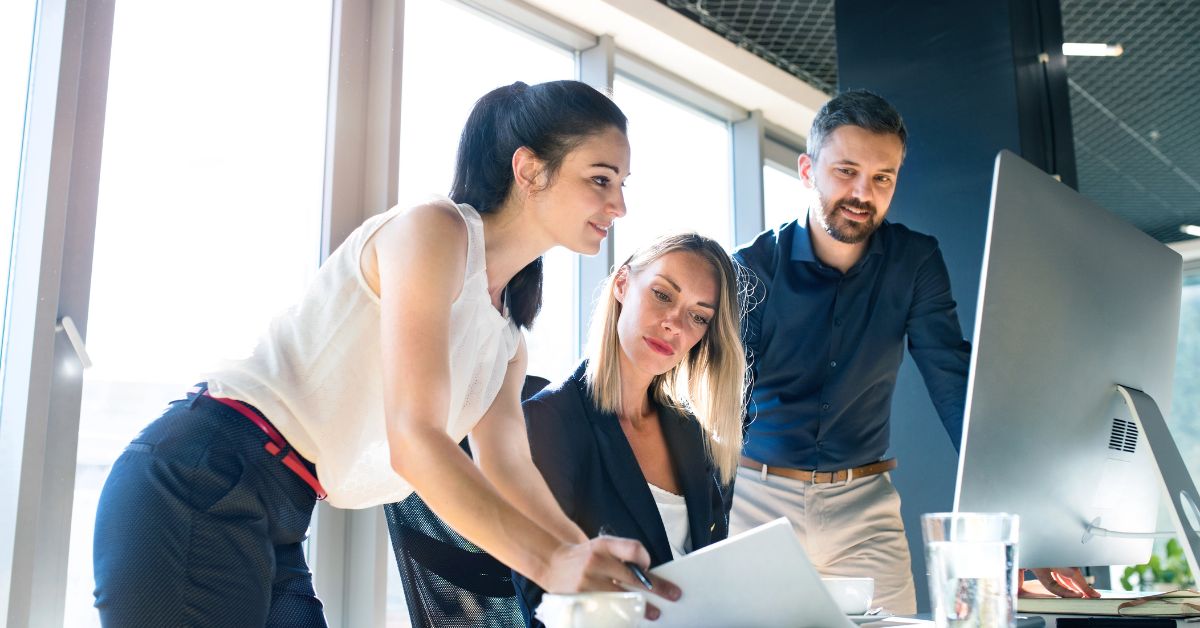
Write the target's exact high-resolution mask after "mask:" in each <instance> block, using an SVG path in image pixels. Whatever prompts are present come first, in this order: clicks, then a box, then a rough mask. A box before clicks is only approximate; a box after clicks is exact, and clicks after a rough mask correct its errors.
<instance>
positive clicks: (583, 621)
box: [534, 592, 646, 628]
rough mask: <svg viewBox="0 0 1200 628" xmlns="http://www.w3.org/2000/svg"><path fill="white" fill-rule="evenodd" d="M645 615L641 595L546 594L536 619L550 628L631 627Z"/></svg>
mask: <svg viewBox="0 0 1200 628" xmlns="http://www.w3.org/2000/svg"><path fill="white" fill-rule="evenodd" d="M645 612H646V599H645V598H644V597H642V594H641V593H631V592H594V593H573V594H570V595H556V594H546V595H544V596H542V603H541V604H539V605H538V607H537V610H536V611H534V616H535V617H537V618H538V619H540V620H542V622H543V623H544V624H546V628H630V627H632V626H636V625H637V624H638V622H639V621H641V619H642V615H643V614H644V613H645Z"/></svg>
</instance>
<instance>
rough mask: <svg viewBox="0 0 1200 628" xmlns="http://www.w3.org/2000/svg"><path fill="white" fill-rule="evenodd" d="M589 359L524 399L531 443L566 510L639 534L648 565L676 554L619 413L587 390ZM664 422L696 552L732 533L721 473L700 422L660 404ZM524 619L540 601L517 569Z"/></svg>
mask: <svg viewBox="0 0 1200 628" xmlns="http://www.w3.org/2000/svg"><path fill="white" fill-rule="evenodd" d="M586 368H587V362H586V361H585V362H583V363H582V364H580V365H579V368H578V369H576V370H575V373H574V374H573V375H571V377H569V378H567V380H566V381H564V382H562V383H561V384H559V385H558V386H557V387H553V388H547V389H545V390H543V391H542V392H540V393H538V394H537V395H535V396H534V397H533V398H532V399H530V400H528V401H526V402H525V403H524V404H523V406H524V409H525V425H526V426H527V428H528V430H529V447H530V450H531V452H532V454H533V461H534V463H535V464H537V467H538V469H539V470H540V471H541V472H542V476H544V477H545V478H546V483H547V484H548V485H549V486H550V490H551V491H552V492H553V493H554V497H555V498H556V499H558V503H559V505H560V506H562V509H563V511H564V512H566V514H567V516H568V517H570V518H571V519H572V520H573V521H575V523H577V524H579V527H580V528H582V529H583V532H584V533H585V534H587V535H588V537H595V536H597V535H599V534H600V528H601V526H604V527H605V528H606V530H605V531H606V533H608V534H611V535H614V536H621V537H626V538H631V539H637V540H639V541H641V542H642V544H643V545H645V546H646V550H647V551H648V552H649V553H650V564H651V566H658V565H661V564H663V563H666V562H669V561H670V560H671V547H670V545H669V544H668V542H667V533H666V531H665V529H664V528H663V524H662V519H661V518H660V516H659V514H658V507H657V506H656V505H655V503H654V496H653V495H651V493H650V488H649V487H648V486H647V485H646V477H645V476H644V475H642V470H641V467H639V466H638V462H637V458H635V457H634V455H633V448H631V447H630V446H629V441H628V440H627V439H626V438H625V433H624V432H623V431H622V430H621V425H620V424H619V423H618V422H617V416H616V415H615V414H612V413H609V412H602V411H600V410H599V409H598V408H597V407H596V405H595V403H594V402H593V400H592V397H591V395H589V394H588V389H587V384H586V383H585V382H584V373H585V371H586ZM658 411H659V421H660V422H661V423H662V431H663V437H664V438H665V439H666V442H667V449H668V450H669V452H670V456H671V462H672V463H673V466H674V467H675V476H676V477H677V478H678V479H679V483H680V486H681V487H682V489H683V495H684V500H685V501H686V503H687V511H688V520H689V522H690V523H691V541H692V550H697V549H700V548H701V547H704V546H705V545H709V544H711V543H715V542H717V541H720V540H721V539H724V538H725V537H726V536H728V535H729V512H728V510H727V509H726V502H727V501H729V500H727V499H725V495H724V492H725V490H727V487H724V486H722V485H721V482H720V479H719V475H718V474H717V471H716V469H715V468H714V467H713V465H712V463H711V462H710V461H709V459H708V456H707V454H706V453H705V451H704V440H703V439H704V436H703V432H702V431H701V429H700V425H699V423H697V422H696V420H695V419H694V418H692V417H690V416H686V415H684V414H681V413H680V412H679V411H678V410H675V409H673V408H665V407H661V406H660V407H659V408H658ZM513 581H514V583H515V584H516V587H517V598H518V599H519V600H520V602H521V612H522V613H523V614H524V615H525V621H526V623H527V624H529V625H532V622H531V619H530V617H531V614H532V610H533V609H536V608H537V605H538V603H539V602H540V601H541V597H542V590H541V588H539V587H538V586H537V585H536V584H534V583H532V582H530V581H528V580H526V579H525V578H523V577H521V576H520V574H514V578H513Z"/></svg>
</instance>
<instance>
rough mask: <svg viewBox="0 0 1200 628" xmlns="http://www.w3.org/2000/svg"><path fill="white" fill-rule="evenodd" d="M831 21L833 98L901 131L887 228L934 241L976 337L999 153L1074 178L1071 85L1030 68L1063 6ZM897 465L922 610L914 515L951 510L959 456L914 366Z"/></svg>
mask: <svg viewBox="0 0 1200 628" xmlns="http://www.w3.org/2000/svg"><path fill="white" fill-rule="evenodd" d="M836 15H837V17H836V20H837V51H838V77H839V86H838V87H839V89H840V90H846V89H851V88H860V87H861V88H867V89H870V90H872V91H875V92H876V93H878V94H880V95H882V96H883V97H884V98H887V99H888V100H889V101H891V102H892V103H893V104H894V105H895V106H896V108H897V109H899V111H900V113H901V115H902V116H904V119H905V122H906V124H907V125H908V130H909V145H908V155H907V158H906V160H905V163H904V165H903V166H902V168H901V170H900V176H899V178H898V187H897V191H896V196H895V199H894V200H893V203H892V207H891V211H890V213H889V219H891V220H893V221H896V222H900V223H903V224H905V225H908V226H909V227H912V228H914V229H916V230H917V231H921V232H924V233H928V234H931V235H933V236H935V237H937V238H938V241H939V242H940V243H941V247H942V251H943V253H944V255H945V258H946V263H947V266H948V267H949V270H950V280H951V283H952V286H953V290H954V296H955V298H956V300H957V301H958V311H959V319H960V321H961V322H962V325H963V333H964V335H965V336H966V337H967V338H971V337H972V336H973V333H974V324H975V309H976V301H977V297H978V290H979V272H980V268H981V264H982V261H983V246H984V238H985V235H986V231H987V213H988V204H989V202H990V198H991V179H992V167H993V162H994V160H995V157H996V153H997V152H998V151H1000V150H1001V149H1008V150H1011V151H1013V152H1015V153H1017V154H1021V155H1023V156H1025V157H1026V158H1027V159H1030V160H1031V161H1033V162H1034V163H1037V164H1038V165H1039V166H1042V167H1043V168H1050V167H1058V168H1065V167H1066V166H1067V165H1069V171H1070V172H1069V176H1070V177H1071V180H1073V178H1074V156H1073V149H1072V147H1071V142H1070V124H1069V109H1068V108H1067V105H1066V102H1065V98H1066V83H1065V80H1066V79H1065V74H1058V75H1055V73H1054V72H1053V71H1047V69H1048V68H1049V69H1050V70H1052V69H1053V66H1054V63H1050V64H1044V63H1042V62H1041V61H1040V60H1039V59H1038V53H1040V52H1041V50H1040V48H1043V47H1045V46H1046V41H1047V38H1049V39H1050V40H1053V39H1054V38H1055V37H1057V38H1058V41H1057V43H1056V44H1053V45H1051V46H1050V47H1051V48H1053V47H1054V46H1057V48H1055V49H1054V50H1053V54H1052V55H1051V56H1050V58H1051V61H1058V62H1061V26H1057V29H1055V28H1043V26H1042V25H1043V23H1050V24H1053V25H1058V24H1059V23H1060V22H1056V21H1055V20H1058V6H1057V1H1056V0H1055V1H1054V2H1035V1H1034V0H1023V1H1016V0H972V1H971V2H962V1H961V0H928V1H921V2H896V1H895V0H838V1H837V3H836ZM1029 63H1034V64H1036V66H1035V67H1030V66H1029ZM1060 65H1061V64H1060ZM1056 81H1061V85H1058V84H1057V83H1056ZM1060 88H1061V89H1060ZM1056 90H1058V93H1059V94H1060V95H1061V99H1062V102H1061V103H1060V102H1058V100H1057V98H1058V97H1052V96H1053V95H1054V94H1055V93H1056ZM1064 117H1065V121H1064ZM1054 121H1058V124H1057V127H1056V125H1055V124H1054ZM1056 129H1057V130H1056ZM1064 132H1065V135H1064ZM1064 137H1065V140H1066V141H1065V142H1063V138H1064ZM891 455H894V456H896V457H897V458H898V459H899V461H900V467H899V469H897V470H896V471H895V472H894V473H893V478H894V480H895V482H896V485H897V487H898V488H899V490H900V493H901V496H902V498H903V503H904V506H903V510H904V519H905V525H906V527H907V529H908V538H909V547H910V548H911V550H912V554H913V573H914V576H915V580H916V585H917V604H918V606H919V607H920V608H921V609H922V610H928V607H929V598H928V593H927V587H926V578H925V561H924V555H923V547H922V543H921V531H920V515H921V513H925V512H934V511H944V510H949V509H950V508H951V506H952V505H953V498H954V481H955V474H956V471H957V456H956V454H955V449H954V446H953V444H952V442H951V440H950V438H949V437H948V436H947V435H946V432H945V430H944V429H943V428H942V425H941V422H940V421H939V420H938V418H937V414H936V412H935V411H934V409H933V405H932V404H931V403H930V401H929V397H928V393H927V392H926V390H925V386H924V382H922V380H921V377H920V374H919V373H918V372H917V369H916V367H915V366H914V365H913V363H912V361H911V359H906V361H905V364H904V367H903V368H902V370H901V373H900V379H899V383H898V385H897V390H896V397H895V402H894V405H893V413H892V449H891Z"/></svg>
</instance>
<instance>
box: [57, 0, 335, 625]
mask: <svg viewBox="0 0 1200 628" xmlns="http://www.w3.org/2000/svg"><path fill="white" fill-rule="evenodd" d="M284 14H286V15H287V16H288V19H287V28H281V27H280V22H279V16H280V15H284ZM331 15H332V8H331V4H330V2H329V1H328V0H326V1H325V2H306V3H302V4H293V3H290V2H287V1H285V0H271V1H264V2H252V3H241V2H236V1H233V0H218V1H216V2H208V3H202V4H179V3H173V2H167V3H163V2H157V1H155V0H123V1H122V2H121V3H120V6H119V7H118V8H117V11H116V18H115V24H114V27H113V37H112V41H113V44H112V61H111V69H110V76H109V88H108V105H107V113H106V121H105V133H104V152H103V158H102V161H101V178H100V191H99V201H98V208H97V221H96V239H95V256H94V261H93V273H92V289H91V305H90V311H89V324H88V351H89V353H90V355H91V358H92V361H93V362H94V364H95V366H94V367H93V368H92V369H89V370H88V371H86V372H85V378H84V389H83V408H82V412H81V416H80V434H79V458H78V468H77V471H76V473H77V475H76V488H75V501H74V508H73V510H74V515H73V523H72V530H71V548H70V558H69V560H70V580H69V582H68V587H67V606H66V622H65V625H67V626H89V625H99V619H98V617H97V616H96V613H95V611H94V610H93V609H92V608H91V605H92V601H93V600H92V589H93V587H94V583H93V579H92V556H91V554H92V528H93V521H94V517H95V510H96V501H97V498H98V495H99V490H100V488H101V486H102V485H103V482H104V479H105V477H106V476H107V474H108V471H109V468H110V466H111V465H112V463H113V461H114V460H115V459H116V458H117V457H118V456H119V455H120V453H121V451H122V450H123V448H124V447H125V445H126V443H128V442H129V440H130V439H132V438H133V437H134V436H135V435H136V434H137V432H138V430H140V429H141V428H142V427H143V426H145V425H146V424H147V423H149V422H150V421H151V420H152V419H154V418H155V416H157V415H158V414H159V413H160V412H161V410H162V408H163V407H164V406H165V405H166V403H167V402H168V401H170V400H172V399H177V398H179V397H180V395H181V393H182V392H184V391H185V390H186V389H187V388H188V387H189V386H190V385H191V384H193V383H195V382H197V381H199V380H201V379H203V374H204V372H205V369H206V368H208V367H210V366H212V365H213V364H214V363H215V362H216V361H217V360H218V359H219V358H220V357H224V356H234V355H238V354H241V353H244V352H245V351H246V350H248V348H249V347H251V346H252V344H253V342H254V341H255V339H256V338H257V336H258V334H259V333H260V332H261V331H263V330H264V329H265V328H266V324H267V322H268V321H269V319H270V317H271V316H272V315H273V314H274V313H276V312H277V311H278V310H281V309H282V308H283V307H285V306H286V305H287V304H288V303H290V302H292V301H294V300H295V299H296V298H297V297H298V296H299V294H300V293H301V291H302V289H303V287H304V285H305V284H306V283H307V281H308V279H309V278H310V277H311V275H312V273H313V272H314V271H315V270H316V268H317V265H318V263H319V261H320V225H321V198H322V179H323V175H324V165H323V164H324V154H325V148H324V142H325V109H326V91H327V86H326V83H327V81H328V59H329V33H330V17H331ZM233 16H236V19H233ZM214 42H220V43H219V45H217V44H215V43H214Z"/></svg>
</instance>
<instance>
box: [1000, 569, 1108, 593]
mask: <svg viewBox="0 0 1200 628" xmlns="http://www.w3.org/2000/svg"><path fill="white" fill-rule="evenodd" d="M1029 571H1032V572H1033V575H1034V576H1037V579H1038V582H1039V583H1041V586H1040V587H1039V586H1037V585H1030V586H1028V587H1026V586H1022V587H1021V588H1020V589H1019V591H1018V594H1019V595H1020V596H1021V597H1038V596H1039V595H1044V594H1045V593H1050V594H1053V595H1057V596H1058V597H1100V593H1099V592H1098V591H1096V590H1095V589H1093V588H1092V585H1090V584H1088V582H1087V579H1086V578H1084V576H1083V572H1082V571H1080V570H1079V568H1078V567H1053V568H1045V569H1030V570H1029ZM1043 591H1044V592H1045V593H1043Z"/></svg>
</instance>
